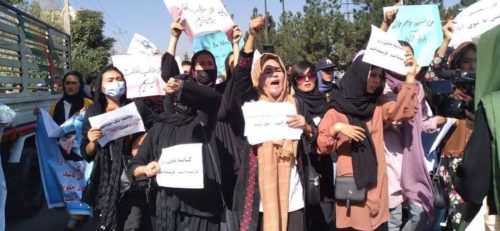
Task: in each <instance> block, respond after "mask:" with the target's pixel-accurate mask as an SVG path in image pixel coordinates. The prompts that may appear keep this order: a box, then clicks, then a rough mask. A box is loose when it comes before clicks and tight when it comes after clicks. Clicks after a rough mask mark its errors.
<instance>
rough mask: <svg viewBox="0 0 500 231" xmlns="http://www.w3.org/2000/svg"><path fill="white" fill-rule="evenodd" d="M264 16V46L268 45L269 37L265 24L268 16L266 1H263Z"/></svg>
mask: <svg viewBox="0 0 500 231" xmlns="http://www.w3.org/2000/svg"><path fill="white" fill-rule="evenodd" d="M264 15H265V16H266V25H265V26H264V40H265V41H266V44H269V36H268V32H267V25H268V23H267V22H268V21H269V18H268V16H269V15H267V0H264Z"/></svg>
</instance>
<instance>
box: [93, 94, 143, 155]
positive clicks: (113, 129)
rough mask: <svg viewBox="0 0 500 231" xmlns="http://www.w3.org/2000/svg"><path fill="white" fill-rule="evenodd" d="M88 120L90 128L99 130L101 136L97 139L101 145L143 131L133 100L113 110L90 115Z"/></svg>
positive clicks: (140, 118)
mask: <svg viewBox="0 0 500 231" xmlns="http://www.w3.org/2000/svg"><path fill="white" fill-rule="evenodd" d="M89 122H90V125H91V126H92V128H99V129H100V130H101V134H102V136H101V138H100V139H99V140H98V142H99V144H100V145H101V146H104V145H106V144H107V143H108V142H109V141H112V140H115V139H118V138H121V137H124V136H128V135H132V134H134V133H138V132H143V131H145V129H144V123H143V122H142V117H141V115H140V114H139V112H138V111H137V106H136V105H135V103H134V102H132V103H129V104H127V105H126V106H123V107H120V108H118V109H115V110H113V111H110V112H106V113H104V114H101V115H98V116H92V117H90V118H89Z"/></svg>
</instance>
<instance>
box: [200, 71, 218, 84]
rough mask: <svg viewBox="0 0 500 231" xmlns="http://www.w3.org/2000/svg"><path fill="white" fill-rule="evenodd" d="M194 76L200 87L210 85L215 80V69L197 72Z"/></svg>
mask: <svg viewBox="0 0 500 231" xmlns="http://www.w3.org/2000/svg"><path fill="white" fill-rule="evenodd" d="M196 76H197V77H196V78H197V80H198V83H200V84H202V85H210V84H211V83H213V82H215V80H216V79H217V69H212V70H197V71H196Z"/></svg>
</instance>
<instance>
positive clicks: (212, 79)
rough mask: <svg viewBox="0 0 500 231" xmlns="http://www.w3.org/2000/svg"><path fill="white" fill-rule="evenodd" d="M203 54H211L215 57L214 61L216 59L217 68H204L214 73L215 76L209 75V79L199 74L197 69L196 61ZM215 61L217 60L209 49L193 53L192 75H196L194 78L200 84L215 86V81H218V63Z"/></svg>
mask: <svg viewBox="0 0 500 231" xmlns="http://www.w3.org/2000/svg"><path fill="white" fill-rule="evenodd" d="M202 54H205V55H208V56H210V57H211V58H212V59H213V61H214V67H215V69H206V70H204V71H205V72H207V73H208V74H209V75H210V74H212V75H213V76H209V77H210V78H209V79H206V78H201V76H199V74H198V72H197V71H196V70H195V66H196V61H197V59H198V57H199V56H200V55H202ZM215 61H216V60H215V56H214V55H213V54H212V53H211V52H210V51H208V50H201V51H198V52H196V53H195V54H194V55H193V57H192V58H191V76H193V77H194V79H195V80H196V82H198V84H201V85H206V86H211V87H213V86H215V82H216V81H217V63H216V62H215ZM214 73H215V74H214Z"/></svg>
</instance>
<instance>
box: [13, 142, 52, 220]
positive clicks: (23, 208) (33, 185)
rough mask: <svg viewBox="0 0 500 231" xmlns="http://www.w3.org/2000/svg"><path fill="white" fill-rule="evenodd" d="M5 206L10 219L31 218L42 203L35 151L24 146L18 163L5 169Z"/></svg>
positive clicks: (42, 194)
mask: <svg viewBox="0 0 500 231" xmlns="http://www.w3.org/2000/svg"><path fill="white" fill-rule="evenodd" d="M6 176H8V177H6V181H7V205H6V210H5V211H6V215H7V216H8V217H12V218H28V217H32V216H34V215H35V214H37V213H38V211H40V209H41V208H42V206H43V203H44V193H43V188H42V181H41V177H40V167H39V164H38V155H37V151H36V149H35V148H33V147H29V146H25V147H24V149H23V152H22V155H21V161H20V162H19V163H9V164H7V167H6Z"/></svg>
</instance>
